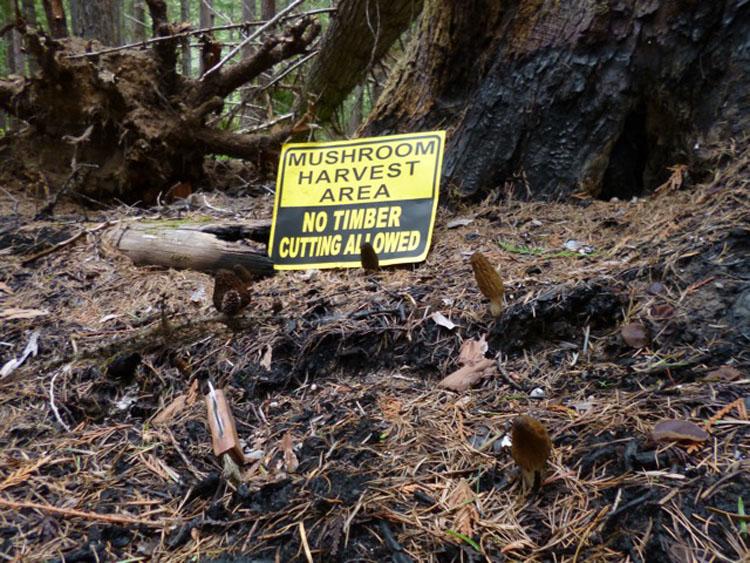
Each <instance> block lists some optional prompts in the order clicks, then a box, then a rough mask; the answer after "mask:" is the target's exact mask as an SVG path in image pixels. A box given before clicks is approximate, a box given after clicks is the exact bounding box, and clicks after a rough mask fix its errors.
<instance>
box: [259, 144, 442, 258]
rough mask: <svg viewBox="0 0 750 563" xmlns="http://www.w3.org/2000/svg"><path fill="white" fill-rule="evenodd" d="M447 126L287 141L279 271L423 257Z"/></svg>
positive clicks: (278, 213) (276, 232)
mask: <svg viewBox="0 0 750 563" xmlns="http://www.w3.org/2000/svg"><path fill="white" fill-rule="evenodd" d="M444 142H445V132H444V131H435V132H430V133H414V134H407V135H391V136H387V137H376V138H371V139H355V140H351V141H339V142H332V143H295V144H290V145H286V146H284V148H283V149H282V151H281V158H280V162H279V175H278V179H277V182H276V201H275V204H274V210H273V226H272V227H271V243H270V245H269V247H268V253H269V256H270V257H271V259H272V260H273V262H274V267H275V268H276V269H277V270H301V269H307V268H341V267H343V268H352V267H356V266H359V265H360V260H359V256H360V246H361V245H362V243H364V242H369V243H370V244H371V245H372V246H373V248H374V249H375V252H376V253H377V254H378V256H379V258H380V264H381V265H384V266H387V265H389V264H404V263H409V262H421V261H422V260H424V259H425V258H426V257H427V252H428V250H429V248H430V240H431V238H432V226H433V224H434V222H435V212H436V210H437V202H438V193H439V191H440V167H441V164H442V160H443V145H444Z"/></svg>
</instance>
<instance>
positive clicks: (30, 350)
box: [0, 330, 39, 379]
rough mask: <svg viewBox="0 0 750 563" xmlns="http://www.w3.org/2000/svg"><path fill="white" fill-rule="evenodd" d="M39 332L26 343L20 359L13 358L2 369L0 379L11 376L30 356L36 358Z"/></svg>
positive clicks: (36, 331) (33, 334)
mask: <svg viewBox="0 0 750 563" xmlns="http://www.w3.org/2000/svg"><path fill="white" fill-rule="evenodd" d="M38 342H39V331H38V330H35V331H34V332H32V333H31V336H30V337H29V341H28V342H27V343H26V347H25V348H24V349H23V353H22V354H21V357H20V358H12V359H10V360H8V361H7V362H5V364H4V365H3V367H2V369H0V379H3V378H4V377H7V376H9V375H10V374H11V373H13V372H14V371H15V370H16V369H18V368H19V367H21V366H22V365H23V363H24V362H25V361H26V360H27V359H28V357H29V356H34V357H36V355H37V353H39V344H38Z"/></svg>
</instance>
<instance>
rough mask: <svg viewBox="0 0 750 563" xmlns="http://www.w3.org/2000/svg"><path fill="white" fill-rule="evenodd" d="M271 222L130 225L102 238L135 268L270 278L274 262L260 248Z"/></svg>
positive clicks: (266, 236)
mask: <svg viewBox="0 0 750 563" xmlns="http://www.w3.org/2000/svg"><path fill="white" fill-rule="evenodd" d="M269 229H270V221H268V220H265V219H261V220H249V221H246V222H243V223H233V224H216V223H213V224H207V223H203V224H196V223H192V224H190V223H180V224H177V225H176V224H175V223H174V221H157V222H143V223H129V224H126V225H120V226H118V227H117V228H115V229H112V230H111V231H109V232H108V233H107V234H106V235H105V239H106V240H107V242H108V243H109V244H110V246H112V247H113V248H114V249H116V250H117V251H119V252H121V253H123V254H125V255H126V256H127V257H128V258H130V259H131V260H132V261H133V262H134V263H135V264H137V265H156V266H164V267H167V268H175V269H180V270H184V269H187V270H197V271H200V272H206V273H211V272H216V271H217V270H219V269H222V268H225V269H230V270H231V269H232V267H233V266H235V265H240V266H243V267H244V268H245V269H247V270H249V271H251V272H256V273H259V274H266V275H270V274H273V262H272V261H271V260H270V259H269V258H268V257H267V256H266V253H265V249H264V248H262V245H259V244H253V245H251V244H249V243H248V242H247V240H246V239H249V240H253V241H267V240H268V232H269Z"/></svg>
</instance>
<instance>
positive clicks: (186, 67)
mask: <svg viewBox="0 0 750 563" xmlns="http://www.w3.org/2000/svg"><path fill="white" fill-rule="evenodd" d="M180 20H182V22H183V23H190V0H180ZM180 50H181V51H182V75H183V76H190V75H191V74H192V72H193V57H192V53H191V51H190V37H186V38H185V39H183V40H182V43H181V45H180Z"/></svg>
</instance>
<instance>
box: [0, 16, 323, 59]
mask: <svg viewBox="0 0 750 563" xmlns="http://www.w3.org/2000/svg"><path fill="white" fill-rule="evenodd" d="M335 11H336V8H317V9H315V10H310V11H308V12H304V13H301V14H293V15H291V16H286V17H284V18H282V19H281V20H280V21H288V20H292V19H296V18H304V17H307V16H314V15H316V14H326V13H330V12H335ZM126 17H129V16H126ZM136 21H137V20H136ZM141 23H142V22H141ZM264 23H266V22H265V20H258V21H246V22H242V23H233V24H225V25H217V26H214V27H202V28H200V29H191V30H189V31H181V32H179V33H175V34H173V35H162V36H159V37H152V38H151V39H146V40H144V41H136V42H134V43H128V44H127V45H120V46H119V47H107V48H106V49H101V50H100V51H92V52H91V53H78V54H76V55H67V57H66V58H68V59H84V58H87V57H97V56H99V55H106V54H109V53H117V52H119V51H127V50H128V49H136V48H138V47H148V46H149V45H153V44H154V43H162V42H164V41H171V40H172V39H182V38H184V37H190V36H191V35H202V34H204V33H211V32H212V31H227V30H230V29H237V28H243V27H255V26H257V25H263V24H264ZM144 25H145V24H144ZM11 27H12V26H11Z"/></svg>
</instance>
